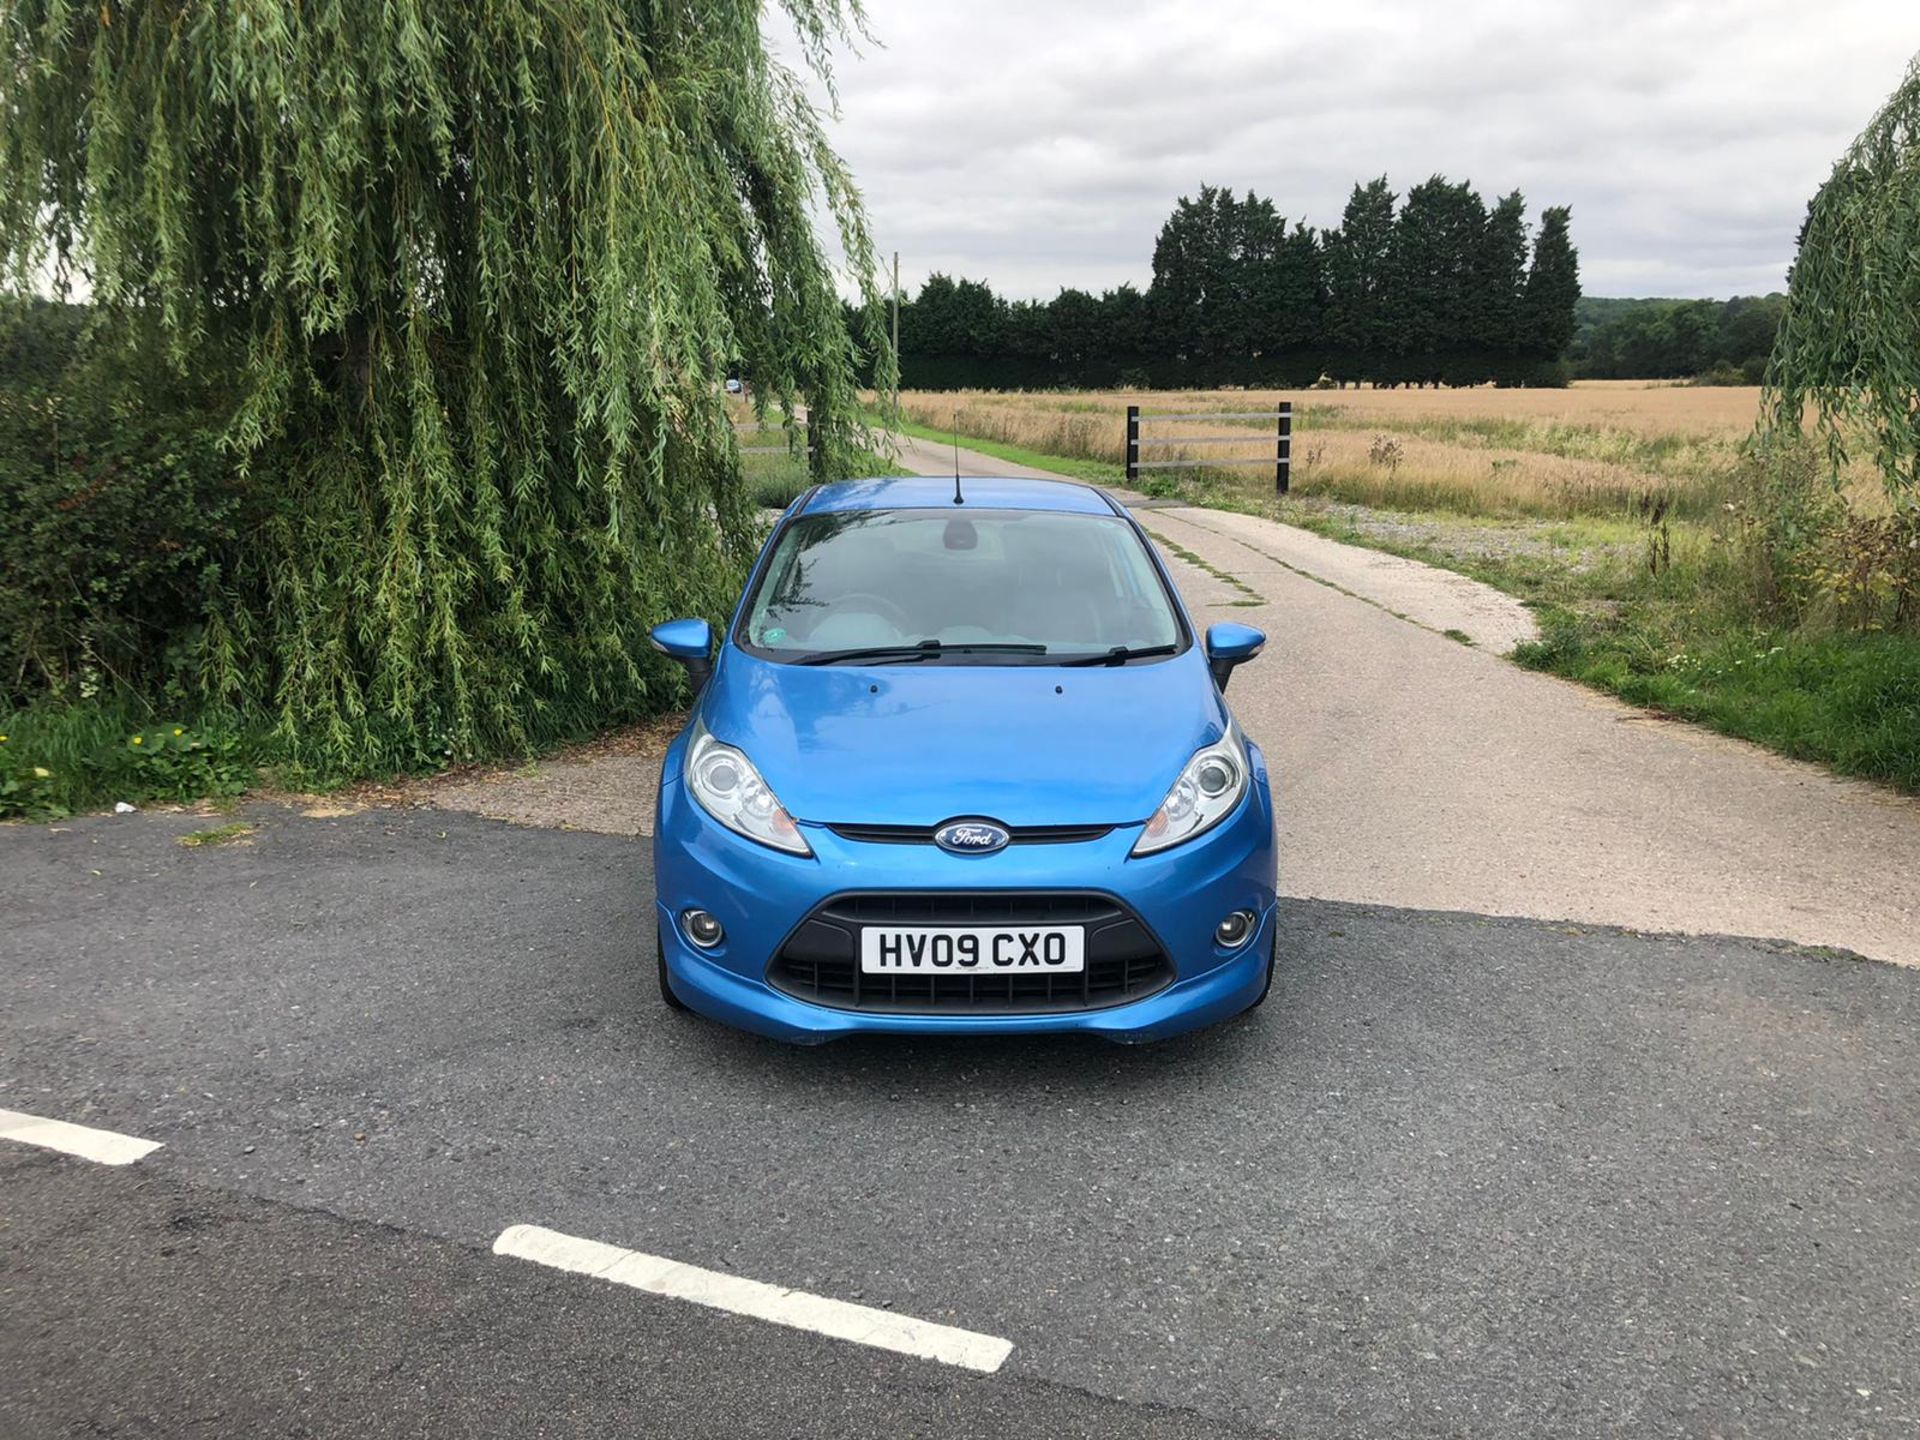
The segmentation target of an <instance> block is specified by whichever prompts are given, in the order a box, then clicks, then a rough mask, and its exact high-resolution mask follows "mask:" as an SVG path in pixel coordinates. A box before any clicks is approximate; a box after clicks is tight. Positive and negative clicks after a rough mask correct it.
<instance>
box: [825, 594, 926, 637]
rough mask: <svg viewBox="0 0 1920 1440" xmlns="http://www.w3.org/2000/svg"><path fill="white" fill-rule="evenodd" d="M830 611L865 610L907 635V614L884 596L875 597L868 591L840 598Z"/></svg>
mask: <svg viewBox="0 0 1920 1440" xmlns="http://www.w3.org/2000/svg"><path fill="white" fill-rule="evenodd" d="M858 602H865V603H858ZM832 610H834V611H840V610H865V611H867V612H869V613H870V614H874V615H879V616H882V617H884V618H885V619H887V620H888V621H890V622H892V624H893V628H894V629H896V630H898V631H899V632H900V633H901V634H902V635H904V634H906V633H907V629H908V625H909V622H908V620H907V612H906V611H905V610H903V609H901V608H900V606H899V605H898V604H897V603H896V602H894V601H892V600H889V599H887V597H886V596H884V595H875V594H873V593H872V592H871V591H868V590H855V591H852V592H851V593H849V594H846V595H842V596H840V598H839V599H837V600H835V601H834V602H833V605H832Z"/></svg>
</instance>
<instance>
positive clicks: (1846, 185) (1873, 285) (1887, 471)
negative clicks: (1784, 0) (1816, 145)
mask: <svg viewBox="0 0 1920 1440" xmlns="http://www.w3.org/2000/svg"><path fill="white" fill-rule="evenodd" d="M1767 387H1768V397H1767V398H1768V407H1769V414H1770V416H1771V418H1772V420H1773V422H1774V425H1775V428H1776V429H1780V430H1785V431H1789V432H1792V431H1798V430H1799V429H1800V426H1801V424H1802V420H1803V417H1804V415H1805V413H1806V410H1807V407H1808V406H1809V404H1811V406H1812V407H1813V410H1814V412H1815V415H1816V417H1817V424H1818V426H1819V429H1820V431H1821V433H1822V434H1823V435H1824V436H1825V437H1826V440H1827V443H1828V448H1829V452H1830V454H1831V456H1832V458H1833V461H1834V466H1835V473H1836V474H1837V473H1838V467H1839V465H1840V464H1842V463H1844V461H1845V459H1846V455H1847V447H1848V439H1849V437H1850V436H1852V435H1862V436H1867V437H1871V442H1872V446H1873V458H1874V461H1875V463H1876V465H1877V467H1878V469H1879V471H1880V473H1881V476H1882V477H1883V478H1884V480H1885V481H1886V485H1887V489H1888V491H1889V493H1890V494H1891V495H1892V497H1893V499H1894V501H1895V503H1896V505H1897V506H1899V507H1900V508H1901V509H1902V510H1905V511H1912V510H1913V509H1915V508H1916V507H1920V59H1916V60H1915V62H1914V63H1913V65H1912V66H1910V67H1909V69H1908V70H1907V74H1906V78H1905V79H1904V80H1903V81H1902V82H1901V84H1900V87H1899V88H1898V89H1897V90H1895V91H1894V93H1893V96H1892V98H1891V99H1889V100H1888V101H1887V103H1886V104H1885V105H1884V106H1883V107H1882V108H1881V110H1880V112H1879V113H1878V114H1877V115H1875V116H1874V117H1873V121H1872V123H1871V124H1869V125H1868V126H1867V128H1866V129H1865V130H1864V131H1863V132H1861V135H1860V137H1859V139H1857V140H1855V141H1854V142H1853V145H1852V146H1851V147H1850V148H1849V149H1848V151H1847V153H1846V154H1845V155H1843V156H1842V157H1841V158H1840V160H1839V163H1837V164H1836V165H1835V166H1834V169H1833V174H1832V176H1831V177H1830V178H1829V179H1828V180H1827V182H1826V184H1824V185H1823V186H1821V188H1820V192H1819V194H1818V195H1816V196H1815V197H1814V200H1813V203H1812V205H1811V206H1810V207H1809V208H1808V212H1807V220H1806V225H1805V227H1804V228H1803V229H1802V231H1801V235H1800V249H1799V254H1798V255H1797V257H1796V258H1795V260H1794V262H1793V272H1792V274H1791V276H1790V277H1789V284H1788V293H1787V309H1786V314H1785V316H1784V318H1783V319H1782V321H1781V324H1780V331H1779V335H1778V337H1777V339H1776V340H1775V343H1774V351H1773V358H1772V361H1771V363H1770V364H1769V366H1768V371H1767Z"/></svg>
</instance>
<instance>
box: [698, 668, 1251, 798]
mask: <svg viewBox="0 0 1920 1440" xmlns="http://www.w3.org/2000/svg"><path fill="white" fill-rule="evenodd" d="M700 710H701V718H702V719H703V720H704V721H705V722H706V726H707V728H708V729H709V730H710V731H712V732H713V735H714V736H715V738H716V739H719V740H722V741H725V742H726V743H727V744H729V745H736V746H738V747H739V748H740V749H742V750H744V751H745V752H746V754H747V756H748V758H750V759H751V760H752V761H753V763H754V765H755V766H756V767H758V769H759V771H760V773H761V775H762V776H764V777H765V779H766V781H767V784H769V785H770V786H772V787H773V792H774V794H776V795H778V796H779V797H780V801H781V803H782V804H783V805H785V806H786V808H787V810H788V812H789V813H790V814H791V815H793V817H794V818H795V819H796V820H801V821H810V822H815V823H823V824H868V825H935V824H938V823H939V822H941V821H943V820H950V819H952V818H954V817H955V816H961V815H980V816H985V817H987V818H990V819H993V820H998V821H1000V822H1001V823H1002V824H1005V825H1118V824H1126V823H1129V822H1134V821H1140V820H1144V819H1146V818H1147V817H1148V816H1149V815H1151V814H1152V813H1153V812H1154V810H1155V809H1156V808H1157V807H1158V806H1159V804H1160V802H1161V801H1162V800H1163V799H1165V798H1166V793H1167V790H1168V788H1169V787H1171V786H1172V784H1173V782H1174V781H1175V780H1176V779H1177V778H1179V774H1180V770H1181V767H1182V766H1184V765H1185V764H1186V762H1187V760H1188V759H1189V758H1190V757H1191V756H1192V754H1193V752H1194V751H1195V750H1197V749H1199V748H1200V747H1201V746H1203V745H1206V744H1208V743H1210V742H1212V741H1213V740H1215V739H1218V738H1219V736H1220V735H1221V733H1222V732H1223V731H1224V729H1225V727H1226V713H1225V710H1224V708H1223V707H1222V705H1221V703H1220V697H1219V694H1218V693H1217V692H1216V691H1215V689H1214V687H1213V683H1212V681H1211V680H1210V679H1209V678H1208V675H1207V669H1206V661H1205V659H1204V657H1203V655H1202V653H1201V651H1200V649H1199V647H1198V646H1191V647H1189V648H1188V649H1187V651H1186V652H1185V653H1184V654H1181V655H1178V656H1174V657H1172V658H1171V659H1168V660H1165V661H1161V662H1158V663H1151V664H1135V665H1126V666H1117V667H1105V666H1096V667H1085V668H1081V667H1075V668H1070V669H1062V668H1059V667H1055V666H1039V665H1034V666H1018V665H1015V666H980V665H932V664H926V663H924V662H921V663H914V664H904V665H875V666H854V665H782V664H774V663H771V662H768V661H763V660H759V659H756V658H755V657H753V656H751V655H747V654H745V653H744V652H741V651H737V650H734V651H730V652H729V653H728V654H727V655H726V657H725V659H724V660H723V661H722V663H721V665H720V666H719V668H718V669H717V670H716V672H715V674H714V677H713V680H712V682H711V683H710V684H709V686H708V689H707V693H706V694H705V695H704V696H703V697H702V701H701V707H700Z"/></svg>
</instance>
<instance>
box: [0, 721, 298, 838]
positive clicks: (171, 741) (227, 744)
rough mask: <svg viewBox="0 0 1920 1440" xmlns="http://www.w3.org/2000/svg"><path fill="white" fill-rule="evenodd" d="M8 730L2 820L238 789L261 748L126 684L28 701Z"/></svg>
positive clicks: (1, 767)
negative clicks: (157, 704) (170, 711)
mask: <svg viewBox="0 0 1920 1440" xmlns="http://www.w3.org/2000/svg"><path fill="white" fill-rule="evenodd" d="M176 731H177V732H178V733H177V734H176V733H175V732H176ZM0 736H5V737H6V738H5V739H4V740H0V819H17V818H20V817H23V816H24V817H25V818H28V819H45V818H48V817H57V816H60V815H66V814H70V813H72V812H75V811H79V810H87V809H94V808H98V807H100V806H102V805H111V804H112V803H114V802H115V801H117V800H125V801H129V802H131V803H133V804H145V803H147V802H148V801H187V800H195V799H198V798H200V797H202V796H205V795H232V794H237V793H238V792H239V791H240V790H241V789H242V788H243V787H244V786H245V785H246V784H247V782H248V781H249V780H250V779H251V778H252V776H253V773H254V763H253V762H254V759H255V757H256V756H257V755H258V754H260V753H261V745H260V741H259V737H258V736H253V735H247V734H243V733H241V732H239V731H237V730H233V729H229V728H225V727H219V726H200V727H195V726H192V725H189V724H187V723H185V722H182V721H175V722H167V721H160V720H156V719H155V718H154V716H153V715H152V713H151V711H149V710H148V708H147V707H146V705H145V703H144V702H143V701H141V700H139V699H138V698H136V697H131V696H129V695H127V694H125V693H124V692H114V693H108V694H103V695H101V696H98V697H96V698H93V699H87V700H76V701H70V702H69V701H55V700H43V701H40V702H38V703H36V704H33V705H29V706H25V707H23V708H21V709H18V710H15V711H13V712H11V713H10V714H6V715H0ZM135 736H139V737H140V743H139V744H135V743H134V737H135Z"/></svg>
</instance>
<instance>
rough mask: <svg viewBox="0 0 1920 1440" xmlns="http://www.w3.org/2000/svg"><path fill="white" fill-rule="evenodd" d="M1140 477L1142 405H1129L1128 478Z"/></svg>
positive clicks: (1132, 479)
mask: <svg viewBox="0 0 1920 1440" xmlns="http://www.w3.org/2000/svg"><path fill="white" fill-rule="evenodd" d="M1139 478H1140V407H1139V406H1138V405H1129V406H1127V480H1128V481H1129V482H1132V481H1135V480H1138V479H1139Z"/></svg>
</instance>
